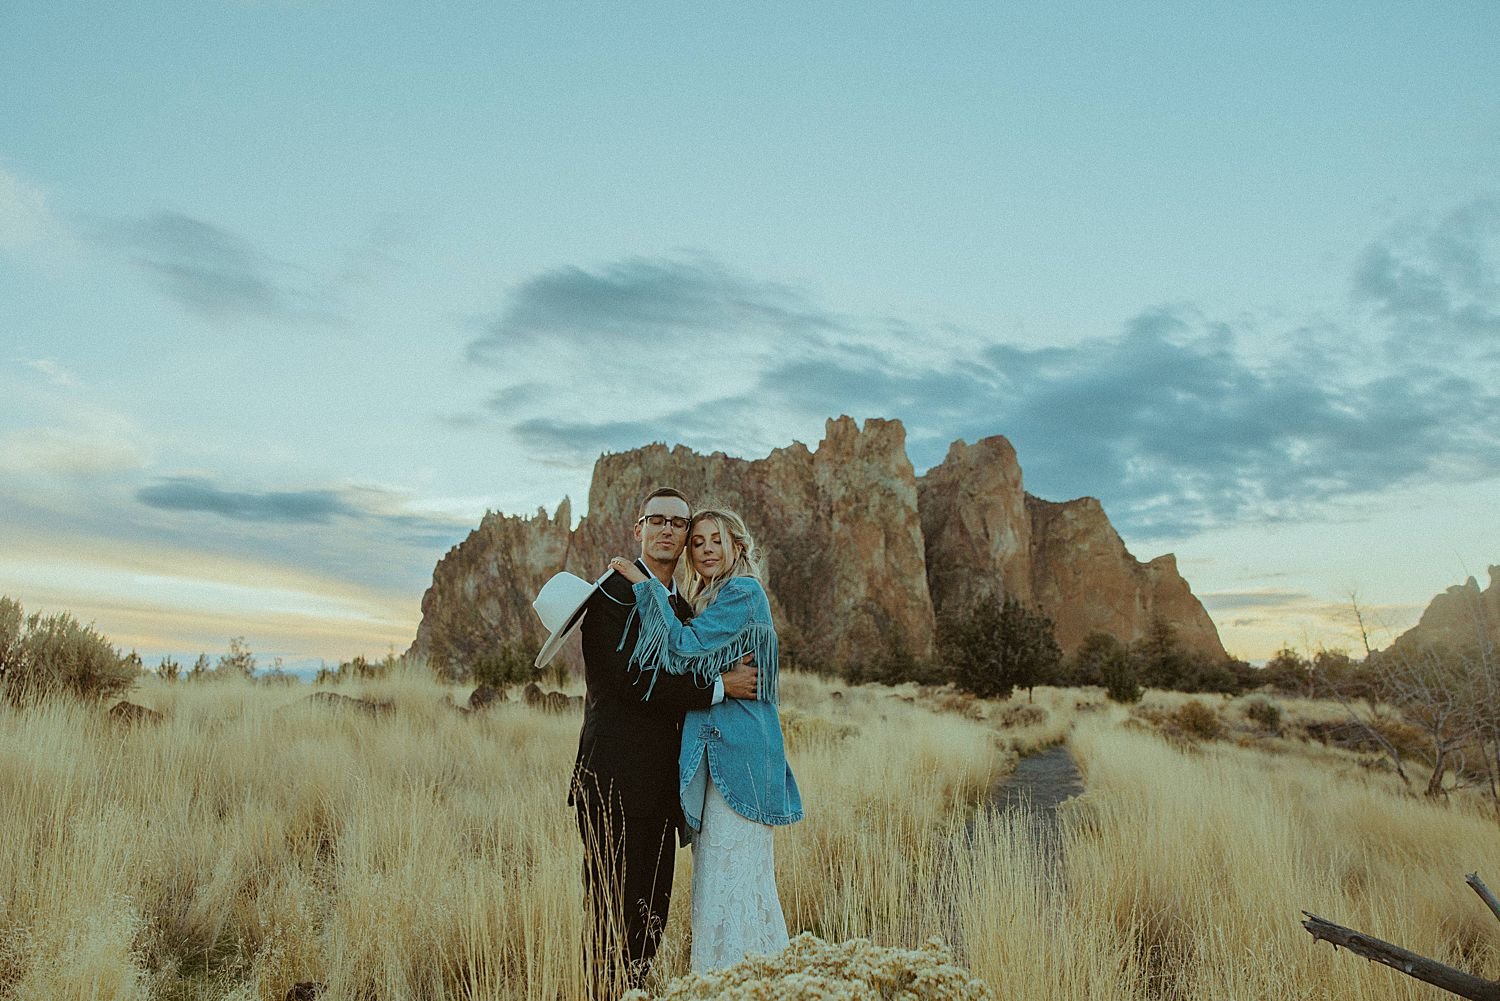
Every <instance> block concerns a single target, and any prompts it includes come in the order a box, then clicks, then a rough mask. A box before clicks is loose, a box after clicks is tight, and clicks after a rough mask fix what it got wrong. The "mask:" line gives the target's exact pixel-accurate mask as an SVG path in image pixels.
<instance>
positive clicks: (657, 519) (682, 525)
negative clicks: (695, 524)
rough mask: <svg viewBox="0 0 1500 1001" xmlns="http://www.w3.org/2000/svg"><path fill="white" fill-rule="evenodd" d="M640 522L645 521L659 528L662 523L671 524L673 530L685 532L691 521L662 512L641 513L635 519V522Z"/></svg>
mask: <svg viewBox="0 0 1500 1001" xmlns="http://www.w3.org/2000/svg"><path fill="white" fill-rule="evenodd" d="M642 522H645V523H646V524H647V525H650V526H651V527H652V528H661V527H662V526H663V525H671V526H672V528H673V530H675V531H678V532H686V531H687V529H688V526H689V525H691V524H692V522H690V521H688V520H687V519H686V518H677V517H671V518H669V517H667V516H666V515H664V514H643V515H641V516H640V517H639V518H637V519H636V522H635V523H636V524H637V525H639V524H641V523H642Z"/></svg>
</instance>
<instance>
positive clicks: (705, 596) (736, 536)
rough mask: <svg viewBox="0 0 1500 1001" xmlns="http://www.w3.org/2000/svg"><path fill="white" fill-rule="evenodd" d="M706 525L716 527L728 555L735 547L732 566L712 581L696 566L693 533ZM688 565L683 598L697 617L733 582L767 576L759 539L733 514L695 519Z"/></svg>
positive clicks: (703, 513) (709, 512) (704, 513)
mask: <svg viewBox="0 0 1500 1001" xmlns="http://www.w3.org/2000/svg"><path fill="white" fill-rule="evenodd" d="M705 521H712V522H713V523H714V527H715V528H716V529H717V530H718V533H719V539H720V540H721V541H722V542H723V544H724V549H725V551H726V555H727V553H728V551H729V550H730V549H731V547H732V548H733V552H734V559H733V560H732V561H731V562H730V564H729V566H728V567H727V568H726V569H725V570H724V572H723V573H721V574H719V576H717V577H715V578H713V579H712V580H709V579H708V578H707V577H704V576H703V575H702V574H700V573H698V570H697V568H696V567H694V566H693V533H694V532H695V531H696V530H697V528H698V525H699V524H700V523H702V522H705ZM709 531H713V529H710V530H709ZM685 562H686V563H687V582H686V583H685V584H684V585H683V588H682V594H683V597H685V598H686V599H687V602H688V604H689V605H691V606H692V608H693V614H694V615H697V614H698V613H699V612H701V611H703V610H704V609H705V608H707V607H708V605H709V603H710V602H712V601H713V600H714V598H716V597H718V594H719V589H720V588H722V587H723V586H724V584H725V583H726V582H727V581H728V580H729V579H730V578H732V577H754V578H755V579H756V580H760V579H761V575H762V573H763V572H764V567H763V565H762V563H761V555H760V550H759V549H758V548H757V547H756V545H755V537H754V536H752V535H751V534H750V530H749V529H748V528H746V527H745V521H744V519H743V518H741V517H740V516H739V515H737V514H735V513H734V512H733V511H724V510H713V509H708V510H704V511H699V512H698V513H697V514H695V515H693V523H692V524H691V525H689V526H688V558H687V560H686V561H685Z"/></svg>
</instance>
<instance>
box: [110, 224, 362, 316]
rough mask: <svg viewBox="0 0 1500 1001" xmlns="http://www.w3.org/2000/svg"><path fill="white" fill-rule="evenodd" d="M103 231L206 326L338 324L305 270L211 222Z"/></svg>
mask: <svg viewBox="0 0 1500 1001" xmlns="http://www.w3.org/2000/svg"><path fill="white" fill-rule="evenodd" d="M102 232H103V236H104V238H105V240H106V241H107V242H109V243H113V244H116V245H119V246H122V247H124V248H126V249H127V250H128V252H129V253H130V254H131V262H132V263H133V264H134V265H135V266H136V267H137V268H138V269H139V270H141V271H142V272H143V273H145V274H146V275H147V277H148V278H149V279H150V280H151V282H152V284H153V285H155V286H156V287H157V288H158V289H159V290H160V291H161V292H163V293H164V294H165V295H166V296H167V297H168V298H170V299H172V300H174V301H175V302H177V303H178V304H179V305H181V306H182V307H183V308H185V309H187V310H188V311H190V312H192V313H196V314H197V315H199V316H201V317H203V318H205V319H209V320H213V321H216V322H222V321H226V320H234V319H245V318H248V319H258V320H273V321H312V322H320V323H327V322H332V321H334V320H335V319H336V317H335V315H334V314H333V312H332V311H331V303H330V301H329V299H328V297H327V295H326V294H324V293H320V292H317V291H314V290H313V289H312V288H311V287H310V283H309V282H308V280H307V276H306V275H305V274H302V273H301V272H300V271H299V269H297V268H294V267H292V266H291V265H288V264H285V263H283V262H280V261H277V260H275V259H274V258H272V257H270V256H268V255H266V254H264V253H262V252H261V251H259V250H257V249H256V248H255V247H254V246H253V245H252V244H251V243H250V242H249V241H248V240H245V239H244V238H243V237H240V236H237V235H235V234H233V233H230V232H229V231H227V230H225V229H222V228H220V227H218V226H215V225H213V224H211V223H207V222H204V221H202V220H199V219H194V218H192V217H191V216H187V215H183V214H181V213H178V212H156V213H153V214H152V215H150V216H147V217H145V218H143V219H133V220H127V221H123V222H117V223H112V224H109V225H106V226H104V227H103V230H102Z"/></svg>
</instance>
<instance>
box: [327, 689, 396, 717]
mask: <svg viewBox="0 0 1500 1001" xmlns="http://www.w3.org/2000/svg"><path fill="white" fill-rule="evenodd" d="M307 701H308V702H312V703H315V704H317V705H321V706H328V707H330V708H333V709H350V710H353V711H355V712H361V713H364V714H365V715H366V716H384V715H386V714H387V713H389V712H391V711H392V710H393V709H395V708H396V704H395V703H394V702H388V701H386V702H376V701H374V700H371V699H356V698H352V697H350V696H348V695H340V694H339V693H338V692H313V693H312V694H311V695H309V696H308V697H307Z"/></svg>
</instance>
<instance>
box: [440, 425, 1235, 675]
mask: <svg viewBox="0 0 1500 1001" xmlns="http://www.w3.org/2000/svg"><path fill="white" fill-rule="evenodd" d="M659 485H671V486H675V487H677V488H678V489H679V490H682V491H683V493H685V494H687V495H688V497H690V498H692V501H693V504H694V507H695V509H702V508H707V507H714V506H724V507H729V508H732V509H734V510H736V511H738V512H739V513H740V514H741V515H743V516H744V518H745V520H746V522H747V524H748V525H749V526H750V528H751V530H752V531H753V532H754V533H755V534H756V537H757V540H758V541H759V542H760V544H761V546H762V548H763V550H764V552H765V553H766V563H767V567H766V569H767V573H766V576H767V585H768V586H767V590H768V591H769V592H770V595H771V604H772V611H773V614H774V615H775V617H776V621H777V627H778V630H779V631H780V633H781V638H782V651H783V656H784V657H785V658H786V660H787V661H788V663H789V664H790V665H791V666H802V667H820V666H826V667H839V666H842V665H844V664H847V663H851V662H855V661H857V660H859V659H869V658H872V657H876V656H879V655H881V653H882V652H884V651H886V650H888V649H890V648H891V647H892V646H893V645H895V644H901V645H904V646H905V648H906V649H907V650H908V651H909V652H910V653H912V654H914V655H915V656H918V657H926V656H930V655H931V654H932V652H933V636H934V628H935V622H936V619H937V617H938V616H940V615H942V614H943V613H944V612H946V611H961V610H962V609H964V608H967V607H968V606H969V605H970V604H971V603H972V602H973V601H975V600H977V599H979V598H982V597H985V596H991V595H993V596H1006V595H1009V596H1015V597H1017V598H1019V599H1020V600H1021V601H1023V602H1024V603H1026V604H1028V605H1031V606H1033V607H1036V608H1038V609H1039V610H1041V611H1042V612H1043V613H1045V614H1046V615H1048V616H1050V617H1051V618H1052V620H1053V622H1054V623H1055V624H1056V627H1057V639H1058V642H1059V644H1060V645H1061V646H1062V648H1063V649H1064V651H1071V650H1072V649H1073V648H1074V647H1076V646H1077V645H1078V643H1079V642H1081V641H1082V639H1083V637H1084V636H1085V635H1087V634H1088V633H1089V632H1090V631H1092V630H1095V629H1099V630H1103V631H1105V632H1108V633H1110V634H1112V635H1114V636H1116V637H1118V638H1119V639H1121V640H1123V641H1125V642H1131V641H1133V640H1135V639H1138V638H1140V637H1141V636H1142V635H1144V634H1145V632H1146V630H1147V628H1148V627H1149V626H1150V623H1151V620H1152V618H1153V617H1154V616H1158V615H1160V616H1163V617H1165V618H1166V619H1167V620H1168V621H1169V622H1171V623H1172V624H1173V625H1174V626H1175V628H1176V631H1177V635H1178V638H1179V640H1180V641H1181V642H1182V643H1183V645H1184V646H1186V647H1187V648H1189V649H1191V650H1194V651H1196V652H1199V653H1203V654H1207V655H1211V656H1215V657H1224V656H1225V654H1224V649H1223V647H1222V646H1221V645H1220V643H1219V638H1218V633H1217V631H1216V630H1215V629H1214V626H1213V622H1212V621H1211V620H1210V619H1209V617H1208V614H1207V613H1206V612H1205V611H1204V610H1203V606H1202V605H1200V604H1199V603H1198V600H1197V599H1196V598H1194V597H1193V595H1192V592H1191V591H1190V590H1189V588H1188V585H1187V582H1186V581H1184V580H1183V579H1182V577H1181V576H1180V575H1179V574H1178V573H1177V567H1176V562H1175V560H1174V559H1173V558H1172V557H1171V556H1162V557H1158V558H1157V559H1155V560H1153V561H1151V562H1150V563H1145V564H1143V563H1140V562H1138V561H1137V560H1135V558H1134V557H1132V556H1131V555H1130V553H1128V552H1127V551H1126V550H1125V546H1124V543H1123V542H1122V541H1121V540H1120V537H1119V535H1118V534H1116V532H1115V530H1114V528H1113V527H1112V526H1111V525H1110V523H1109V520H1108V518H1107V517H1105V514H1104V511H1103V509H1102V508H1101V507H1100V505H1099V502H1098V501H1096V500H1094V499H1092V498H1083V499H1081V500H1075V501H1068V502H1066V503H1062V504H1053V503H1049V502H1047V501H1042V500H1038V499H1036V498H1034V497H1031V496H1030V495H1028V494H1027V493H1026V492H1025V490H1024V489H1023V487H1022V479H1021V467H1020V464H1019V462H1018V461H1017V459H1016V453H1015V450H1014V449H1013V448H1012V447H1011V445H1010V443H1009V442H1008V441H1006V440H1005V439H1004V438H1002V437H999V436H996V437H991V438H985V439H983V440H982V441H979V442H976V443H975V444H973V445H968V444H966V443H964V442H962V441H959V442H954V444H953V446H952V447H951V448H950V449H949V451H948V455H947V457H946V458H945V459H944V460H943V462H942V463H941V464H939V465H937V466H935V467H933V468H932V469H931V470H929V471H928V472H927V473H926V474H925V475H923V476H922V477H917V476H916V475H915V472H914V470H913V468H912V465H911V460H910V459H909V458H907V455H906V431H905V428H903V427H902V425H901V423H900V422H899V421H886V420H878V419H870V420H867V421H866V422H865V425H864V428H863V430H861V428H860V427H859V426H858V425H857V424H856V423H855V421H854V420H852V419H851V418H848V417H839V418H836V419H832V420H829V421H828V423H827V430H826V433H825V437H824V439H823V441H822V442H821V443H820V444H819V446H818V448H817V450H816V451H810V450H809V449H808V448H807V447H806V446H805V445H803V444H801V443H800V442H794V443H793V444H792V445H790V446H788V447H786V448H779V449H776V450H775V451H773V452H772V453H771V454H770V455H768V456H767V457H766V458H764V459H756V460H746V459H737V458H732V457H730V456H726V455H724V454H723V453H722V452H715V453H714V454H712V455H706V456H705V455H700V454H698V453H696V452H694V451H692V450H691V449H688V448H685V447H683V446H681V445H679V446H676V447H674V448H671V449H668V448H667V447H666V446H665V445H660V444H656V445H647V446H645V447H643V448H638V449H633V450H631V451H629V452H623V453H618V454H614V455H603V456H600V458H599V460H598V462H597V463H596V464H595V466H594V475H593V481H592V483H591V484H590V487H589V505H588V510H589V513H588V516H587V517H585V518H583V519H582V520H581V521H580V522H579V524H578V527H577V528H576V529H575V530H573V531H571V532H570V531H569V528H568V526H569V521H570V517H571V510H570V505H569V503H568V502H567V501H566V500H564V502H563V503H562V505H561V506H559V508H558V510H557V512H556V513H555V514H554V515H553V516H552V517H550V518H549V517H548V516H547V514H546V512H545V511H538V512H537V514H536V515H535V517H532V518H520V517H507V516H505V515H501V514H495V513H491V514H487V515H485V517H484V520H483V521H482V522H481V523H480V526H479V528H478V529H476V530H475V531H474V532H472V533H470V535H469V537H468V539H466V540H465V541H464V542H463V543H461V544H460V545H458V546H456V547H454V548H453V549H452V550H450V551H449V553H448V554H447V555H446V556H445V557H443V559H442V560H440V561H439V563H438V565H437V568H436V569H435V570H434V572H433V583H432V587H431V588H430V589H429V590H428V592H427V594H426V595H425V596H424V597H423V599H422V623H421V626H420V627H419V629H418V632H417V638H416V642H415V643H414V644H413V646H412V651H411V652H413V653H415V654H419V655H426V656H430V657H434V658H436V659H438V660H439V661H442V662H446V663H451V664H455V665H461V664H464V663H469V662H472V660H473V658H475V657H477V656H481V655H484V654H485V653H486V652H488V651H493V650H494V649H496V648H497V647H499V646H501V645H504V644H507V643H515V642H517V641H520V642H523V643H525V642H531V643H539V642H540V640H541V639H542V630H541V626H540V624H539V623H538V622H537V620H536V616H535V615H534V614H533V612H532V610H531V608H530V603H531V599H532V598H533V597H535V595H536V593H537V591H538V590H540V588H541V586H542V584H543V583H544V582H545V581H546V580H547V578H548V577H550V576H551V575H552V574H553V573H556V572H557V571H558V570H564V569H565V570H569V571H571V572H573V573H576V574H578V575H579V576H580V577H586V578H588V579H591V580H592V579H593V578H594V577H596V576H597V575H598V574H599V573H600V571H601V570H602V568H603V566H604V563H605V561H606V560H607V559H608V558H609V557H610V556H611V555H616V554H627V555H628V554H633V553H635V552H636V550H637V544H636V542H635V540H634V538H633V537H632V534H631V530H632V528H633V526H634V523H635V519H636V516H637V506H638V505H639V503H640V498H641V497H643V496H644V495H645V494H646V493H648V492H649V491H650V490H651V489H652V488H653V487H656V486H659ZM575 642H576V641H575Z"/></svg>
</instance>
